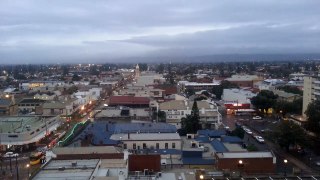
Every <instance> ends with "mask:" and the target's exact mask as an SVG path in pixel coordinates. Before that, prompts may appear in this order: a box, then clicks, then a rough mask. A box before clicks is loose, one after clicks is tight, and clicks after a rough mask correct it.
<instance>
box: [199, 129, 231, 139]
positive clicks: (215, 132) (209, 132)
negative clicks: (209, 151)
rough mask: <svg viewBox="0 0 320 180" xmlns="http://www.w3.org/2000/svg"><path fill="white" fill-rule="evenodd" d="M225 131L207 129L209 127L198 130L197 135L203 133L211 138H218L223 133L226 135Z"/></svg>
mask: <svg viewBox="0 0 320 180" xmlns="http://www.w3.org/2000/svg"><path fill="white" fill-rule="evenodd" d="M226 134H227V132H226V131H225V130H209V129H205V130H199V131H198V135H204V136H209V137H211V138H218V137H221V136H223V135H226Z"/></svg>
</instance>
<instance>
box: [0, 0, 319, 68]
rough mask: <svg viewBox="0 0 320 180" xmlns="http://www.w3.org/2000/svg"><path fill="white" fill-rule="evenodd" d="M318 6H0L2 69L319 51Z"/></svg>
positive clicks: (216, 1)
mask: <svg viewBox="0 0 320 180" xmlns="http://www.w3.org/2000/svg"><path fill="white" fill-rule="evenodd" d="M319 7H320V1H319V0H282V1H279V0H259V1H257V0H243V1H234V0H224V1H221V0H203V1H198V0H163V1H150V0H135V1H132V0H121V1H111V0H110V1H109V0H108V1H107V0H91V1H79V0H68V1H65V0H55V1H52V0H24V1H21V0H0V63H43V62H51V63H55V62H59V63H63V62H94V61H100V62H101V61H104V62H107V61H112V59H115V58H129V57H161V56H164V57H170V56H198V55H214V54H261V53H262V54H268V53H270V54H279V53H280V54H283V53H319V52H320V21H319V19H320V13H319Z"/></svg>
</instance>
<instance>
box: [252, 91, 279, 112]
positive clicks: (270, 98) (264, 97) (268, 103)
mask: <svg viewBox="0 0 320 180" xmlns="http://www.w3.org/2000/svg"><path fill="white" fill-rule="evenodd" d="M277 98H278V96H277V95H275V94H274V93H273V92H272V91H268V90H262V91H260V92H259V94H258V95H257V96H256V97H253V98H252V99H251V103H252V104H253V105H254V106H255V107H256V108H258V109H261V110H262V112H266V111H268V109H269V108H272V107H274V105H275V103H276V101H277Z"/></svg>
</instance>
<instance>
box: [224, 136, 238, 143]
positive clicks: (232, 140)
mask: <svg viewBox="0 0 320 180" xmlns="http://www.w3.org/2000/svg"><path fill="white" fill-rule="evenodd" d="M221 142H228V143H242V142H243V140H242V139H240V138H239V137H237V136H222V137H221Z"/></svg>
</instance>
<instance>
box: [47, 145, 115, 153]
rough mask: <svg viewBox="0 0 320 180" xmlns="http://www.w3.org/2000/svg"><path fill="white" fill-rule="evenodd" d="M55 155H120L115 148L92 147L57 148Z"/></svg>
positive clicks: (54, 150)
mask: <svg viewBox="0 0 320 180" xmlns="http://www.w3.org/2000/svg"><path fill="white" fill-rule="evenodd" d="M52 151H53V152H54V153H55V154H57V155H60V154H92V153H96V154H104V153H119V151H117V149H116V148H115V147H113V146H101V147H99V146H94V147H93V146H91V147H56V148H54V149H53V150H52Z"/></svg>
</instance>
